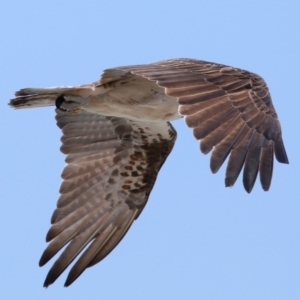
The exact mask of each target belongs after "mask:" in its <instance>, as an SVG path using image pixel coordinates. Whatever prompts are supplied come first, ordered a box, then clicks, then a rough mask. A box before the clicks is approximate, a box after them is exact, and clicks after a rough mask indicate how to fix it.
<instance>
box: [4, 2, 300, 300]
mask: <svg viewBox="0 0 300 300" xmlns="http://www.w3.org/2000/svg"><path fill="white" fill-rule="evenodd" d="M299 13H300V2H299V1H297V0H285V1H278V0H277V1H275V0H269V1H268V0H265V1H261V0H252V1H241V0H239V1H235V0H233V1H226V0H222V1H221V0H220V1H213V0H211V1H202V0H197V1H189V0H185V1H168V0H166V1H140V0H139V1H133V0H127V1H101V0H98V1H96V0H94V1H93V0H85V1H67V0H66V1H57V0H52V1H33V0H28V1H16V0H11V1H3V2H2V3H1V8H0V39H1V47H0V61H1V75H0V76H1V80H0V86H1V103H2V104H1V106H0V111H1V118H0V126H1V127H0V128H1V173H0V176H1V180H0V184H1V189H0V191H1V192H0V193H1V209H0V228H1V245H0V266H1V271H0V298H1V299H109V300H110V299H113V300H114V299H116V300H119V299H143V300H144V299H176V300H177V299H208V300H214V299H221V300H227V299H230V300H235V299H237V300H240V299H243V300H248V299H249V300H252V299H263V300H267V299H272V300H273V299H285V300H286V299H289V300H293V299H297V300H298V299H300V284H299V279H300V181H299V169H300V158H299V137H300V126H299V111H300V99H299V86H300V73H299V70H300V59H299V58H300V57H299V53H300V51H299V49H300V34H299V30H300V18H299ZM177 57H190V58H196V59H201V60H207V61H213V62H219V63H223V64H228V65H231V66H235V67H239V68H243V69H247V70H250V71H253V72H255V73H258V74H260V75H261V76H262V77H264V79H265V80H266V82H267V83H268V85H269V88H270V90H271V94H272V98H273V102H274V104H275V107H276V109H277V112H278V115H279V117H280V120H281V125H282V129H283V137H284V141H285V146H286V149H287V153H288V157H289V160H290V165H281V164H279V163H277V162H276V163H275V168H274V176H273V181H272V186H271V190H270V191H269V192H267V193H266V192H264V191H263V190H262V189H261V187H260V184H259V182H257V183H256V185H255V187H254V189H253V191H252V193H251V194H250V195H249V194H247V193H246V192H245V191H244V190H243V187H242V182H241V179H239V180H238V182H237V183H236V185H235V186H234V187H233V188H225V187H224V172H225V168H222V169H221V170H220V171H219V173H218V174H216V175H213V174H211V173H210V170H209V156H204V155H202V154H201V153H200V151H199V146H198V142H197V141H195V140H194V138H193V136H192V133H191V131H190V129H188V128H187V127H186V125H185V124H184V122H183V120H179V121H176V122H173V125H174V126H175V128H176V129H177V132H178V139H177V142H176V145H175V148H174V151H173V152H172V153H171V155H170V156H169V158H168V160H167V161H166V163H165V165H164V167H163V168H162V170H161V172H160V174H159V176H158V180H157V182H156V185H155V187H154V189H153V191H152V194H151V196H150V199H149V202H148V204H147V206H146V208H145V210H144V211H143V213H142V214H141V216H140V217H139V219H138V220H137V221H136V222H135V223H134V224H133V226H132V228H131V229H130V231H129V233H128V234H127V235H126V237H125V238H124V239H123V241H122V242H121V243H120V244H119V245H118V247H117V248H116V249H115V250H114V251H113V252H112V253H111V254H110V255H109V256H108V257H107V258H106V259H104V260H103V261H102V262H101V263H100V264H98V265H96V266H94V267H93V268H90V269H88V270H87V271H86V272H84V274H83V275H82V276H81V277H80V278H79V279H78V280H77V281H76V282H75V283H74V284H73V285H72V286H71V287H69V288H67V289H66V288H64V287H63V283H64V281H65V278H66V275H67V274H66V273H64V274H63V275H62V276H61V277H60V278H59V279H58V280H57V281H56V282H55V284H54V285H52V286H50V287H49V288H48V289H45V288H43V287H42V285H43V281H44V278H45V276H46V274H47V272H48V270H49V268H50V265H51V264H52V263H53V260H52V261H51V262H50V263H48V264H47V265H46V266H44V267H43V268H39V267H38V261H39V258H40V255H41V254H42V252H43V250H44V248H45V247H46V243H45V235H46V232H47V230H48V228H49V225H50V217H51V215H52V211H53V209H54V208H55V205H56V200H57V198H58V195H59V194H58V188H59V185H60V182H61V179H60V173H61V171H62V168H63V166H64V156H63V155H62V154H61V153H60V151H59V147H60V131H59V129H58V128H57V127H56V125H55V120H54V109H53V108H44V109H33V110H18V111H14V110H12V109H10V108H9V107H8V106H7V102H8V101H9V99H10V98H12V97H13V95H14V92H15V91H16V90H18V89H20V88H24V87H47V86H56V85H76V84H82V83H89V82H92V81H95V80H97V79H98V78H99V76H100V73H101V71H102V70H103V69H105V68H109V67H115V66H120V65H129V64H141V63H150V62H154V61H158V60H162V59H168V58H177Z"/></svg>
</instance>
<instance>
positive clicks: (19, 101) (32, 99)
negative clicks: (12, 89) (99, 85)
mask: <svg viewBox="0 0 300 300" xmlns="http://www.w3.org/2000/svg"><path fill="white" fill-rule="evenodd" d="M92 91H93V86H91V85H83V86H77V87H72V86H62V87H52V88H25V89H21V90H19V91H17V92H16V93H15V95H16V98H14V99H11V100H10V102H9V103H8V105H9V106H11V107H13V108H17V109H18V108H32V107H45V106H55V101H56V99H57V97H59V96H60V95H62V94H63V95H71V96H81V97H84V98H86V97H88V96H89V95H90V94H91V92H92Z"/></svg>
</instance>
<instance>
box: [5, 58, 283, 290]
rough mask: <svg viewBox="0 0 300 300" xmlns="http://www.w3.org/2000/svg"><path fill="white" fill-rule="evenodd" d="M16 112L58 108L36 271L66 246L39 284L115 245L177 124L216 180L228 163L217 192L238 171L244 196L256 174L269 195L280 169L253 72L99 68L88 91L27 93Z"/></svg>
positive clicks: (193, 66) (275, 129) (193, 63)
mask: <svg viewBox="0 0 300 300" xmlns="http://www.w3.org/2000/svg"><path fill="white" fill-rule="evenodd" d="M15 95H16V98H15V99H12V100H11V101H10V103H9V105H10V106H12V107H14V108H34V107H43V106H56V121H57V125H58V127H59V128H60V129H61V130H62V134H63V135H62V138H61V141H62V147H61V151H62V152H63V153H64V154H66V163H67V165H66V166H65V168H64V170H63V173H62V178H63V182H62V184H61V187H60V194H61V195H60V197H59V199H58V202H57V208H56V210H55V211H54V213H53V215H52V218H51V223H52V225H51V227H50V229H49V231H48V233H47V237H46V240H47V242H49V244H48V247H47V248H46V250H45V251H44V253H43V254H42V257H41V259H40V265H41V266H42V265H44V264H46V263H47V262H48V261H49V260H50V259H51V258H52V257H53V256H54V255H55V254H56V253H57V252H58V251H59V250H61V249H62V248H63V247H64V246H66V247H65V248H64V249H63V251H62V253H61V255H60V256H59V257H58V259H57V260H56V261H55V263H54V264H53V266H52V267H51V269H50V271H49V273H48V275H47V277H46V280H45V282H44V286H46V287H47V286H49V285H50V284H52V283H53V282H54V281H55V280H56V279H57V278H58V277H59V276H60V275H61V273H62V272H63V271H64V270H65V269H66V268H67V267H68V266H69V265H70V264H71V263H72V262H73V261H74V260H75V259H76V258H78V259H77V261H76V262H75V263H74V265H73V266H72V268H71V271H70V272H69V275H68V277H67V280H66V282H65V286H69V285H70V284H71V283H72V282H74V280H76V279H77V278H78V276H80V274H81V273H82V272H83V271H84V270H85V269H86V268H87V267H90V266H93V265H94V264H96V263H98V262H99V261H101V260H102V259H103V258H104V257H105V256H106V255H108V254H109V253H110V251H112V250H113V248H114V247H115V246H116V245H117V244H118V243H119V242H120V240H121V239H122V238H123V236H124V235H125V234H126V232H127V231H128V229H129V228H130V226H131V225H132V223H133V221H134V220H136V219H137V217H138V216H139V215H140V213H141V211H142V210H143V208H144V206H145V205H146V203H147V200H148V197H149V195H150V192H151V190H152V188H153V186H154V183H155V180H156V177H157V174H158V172H159V170H160V168H161V166H162V165H163V163H164V161H165V160H166V158H167V156H168V155H169V153H170V152H171V150H172V148H173V145H174V143H175V140H176V131H175V129H174V128H173V126H172V125H171V123H170V121H172V120H176V119H179V118H181V117H184V120H185V122H186V124H187V126H189V127H190V128H192V130H193V133H194V136H195V138H196V139H197V140H200V149H201V151H202V152H203V153H205V154H206V153H209V152H210V151H212V154H211V160H210V168H211V171H212V172H213V173H216V172H217V171H218V170H219V168H220V167H221V165H222V164H223V162H224V161H225V160H226V158H227V157H229V159H228V163H227V169H226V175H225V185H226V186H233V185H234V183H235V181H236V179H237V178H238V176H239V174H240V172H241V170H242V169H243V184H244V187H245V190H246V191H247V192H248V193H250V192H251V190H252V188H253V186H254V183H255V180H256V177H257V175H258V174H259V177H260V182H261V186H262V188H263V189H264V190H265V191H267V190H268V189H269V188H270V184H271V179H272V171H273V158H274V156H275V157H276V159H277V160H278V161H279V162H280V163H288V158H287V155H286V151H285V148H284V144H283V140H282V133H281V127H280V123H279V120H278V116H277V113H276V111H275V108H274V106H273V103H272V100H271V96H270V92H269V90H268V87H267V85H266V83H265V82H264V80H263V79H262V78H261V77H260V76H258V75H256V74H254V73H251V72H248V71H245V70H241V69H237V68H233V67H229V66H225V65H221V64H216V63H211V62H206V61H200V60H195V59H171V60H164V61H160V62H156V63H151V64H145V65H134V66H125V67H117V68H112V69H107V70H105V71H104V72H103V74H102V76H101V78H100V80H98V81H96V82H94V83H92V84H86V85H80V86H74V87H55V88H25V89H21V90H19V91H17V92H16V94H15Z"/></svg>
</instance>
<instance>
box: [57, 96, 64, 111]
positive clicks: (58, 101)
mask: <svg viewBox="0 0 300 300" xmlns="http://www.w3.org/2000/svg"><path fill="white" fill-rule="evenodd" d="M64 101H65V98H64V96H63V95H60V96H59V97H57V99H56V101H55V105H56V108H58V109H61V110H65V109H62V108H61V105H62V104H63V102H64Z"/></svg>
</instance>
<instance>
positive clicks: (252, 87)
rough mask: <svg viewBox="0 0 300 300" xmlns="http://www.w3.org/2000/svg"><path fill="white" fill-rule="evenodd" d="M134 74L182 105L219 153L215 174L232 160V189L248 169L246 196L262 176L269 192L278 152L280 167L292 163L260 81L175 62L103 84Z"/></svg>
mask: <svg viewBox="0 0 300 300" xmlns="http://www.w3.org/2000/svg"><path fill="white" fill-rule="evenodd" d="M128 73H129V74H134V75H140V76H142V77H143V78H147V79H149V80H151V81H156V83H157V84H158V85H159V86H161V87H163V88H165V93H166V94H167V95H170V96H173V97H176V98H177V99H178V102H179V113H180V114H182V115H183V116H184V117H185V121H186V123H187V125H188V126H189V127H191V128H192V129H193V132H194V136H195V137H196V138H197V139H199V140H201V143H200V148H201V151H202V152H203V153H205V154H206V153H208V152H210V151H211V150H213V151H212V156H211V162H210V167H211V170H212V172H213V173H215V172H217V171H218V170H219V168H220V167H221V165H222V164H223V162H224V161H225V159H226V157H227V156H228V155H229V154H230V155H229V161H228V165H227V170H226V178H225V184H226V186H232V185H233V184H234V183H235V181H236V179H237V177H238V175H239V173H240V171H241V169H242V168H243V166H244V175H243V182H244V187H245V189H246V191H247V192H249V193H250V192H251V190H252V188H253V185H254V183H255V180H256V177H257V174H258V171H259V172H260V181H261V184H262V187H263V189H264V190H268V189H269V187H270V184H271V179H272V171H273V157H274V152H275V156H276V158H277V160H278V161H279V162H281V163H288V158H287V155H286V152H285V148H284V145H283V141H282V136H281V128H280V123H279V120H278V117H277V114H276V111H275V108H274V106H273V104H272V100H271V96H270V93H269V90H268V87H267V85H266V83H265V82H264V80H263V79H262V78H261V77H259V76H258V75H256V74H254V73H251V72H248V71H244V70H241V69H236V68H232V67H228V66H225V65H220V64H214V63H209V62H205V61H199V60H193V59H173V60H166V61H161V62H157V63H153V64H148V65H137V66H128V67H127V66H126V67H119V68H115V69H108V70H106V71H105V72H104V74H103V75H102V78H101V81H100V84H101V83H102V84H106V83H107V82H109V81H113V80H116V78H117V77H119V78H120V76H124V75H122V74H128Z"/></svg>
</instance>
